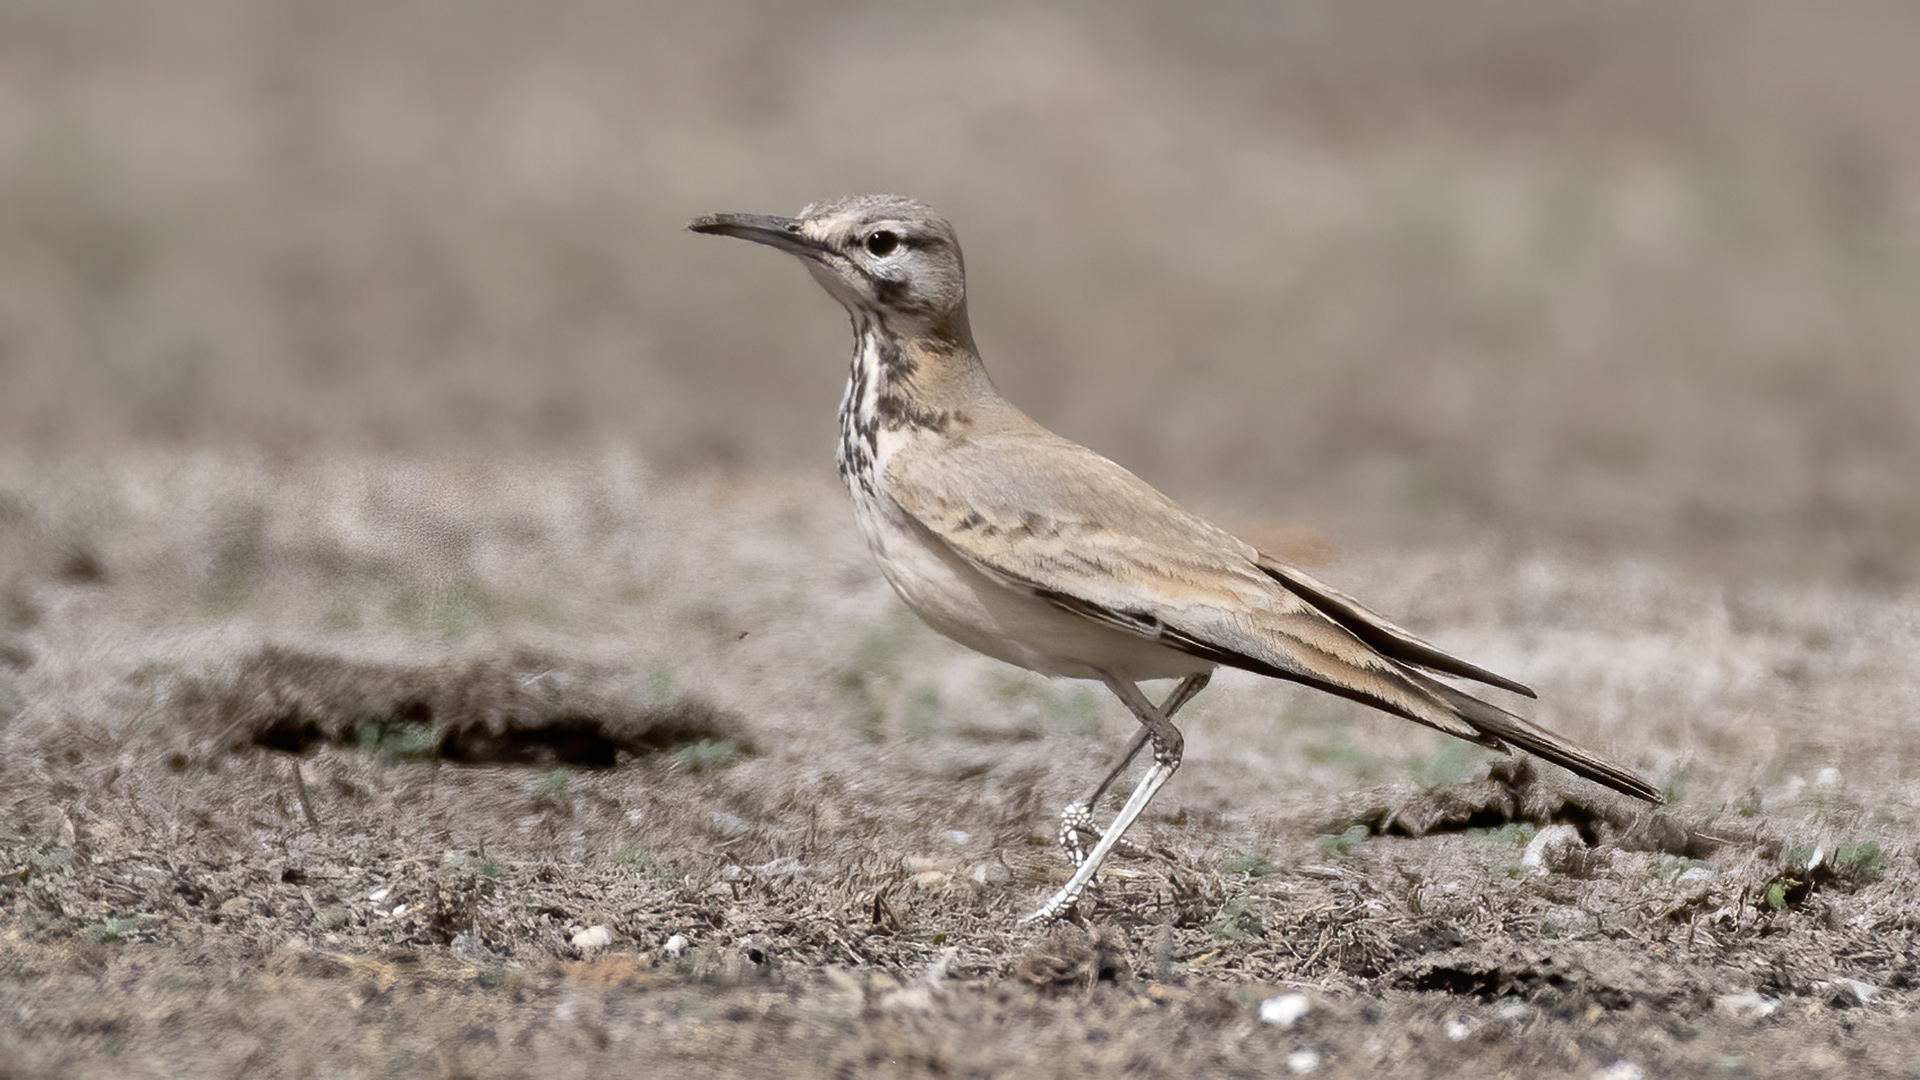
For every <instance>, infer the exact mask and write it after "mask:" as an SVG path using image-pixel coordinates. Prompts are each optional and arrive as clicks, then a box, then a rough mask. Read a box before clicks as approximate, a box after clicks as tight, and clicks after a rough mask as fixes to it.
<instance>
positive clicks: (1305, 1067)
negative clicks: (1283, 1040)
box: [1287, 1047, 1320, 1076]
mask: <svg viewBox="0 0 1920 1080" xmlns="http://www.w3.org/2000/svg"><path fill="white" fill-rule="evenodd" d="M1319 1067H1320V1051H1318V1050H1315V1049H1312V1048H1311V1047H1301V1048H1300V1049H1298V1050H1295V1051H1294V1052H1293V1053H1291V1054H1288V1055H1287V1071H1288V1072H1290V1073H1293V1074H1294V1075H1296V1076H1298V1075H1300V1074H1301V1073H1310V1072H1312V1071H1313V1070H1315V1069H1317V1068H1319Z"/></svg>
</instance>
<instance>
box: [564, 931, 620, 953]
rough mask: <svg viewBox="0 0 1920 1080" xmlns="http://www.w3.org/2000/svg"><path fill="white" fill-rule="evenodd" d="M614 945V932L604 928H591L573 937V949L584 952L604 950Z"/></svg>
mask: <svg viewBox="0 0 1920 1080" xmlns="http://www.w3.org/2000/svg"><path fill="white" fill-rule="evenodd" d="M611 944H613V931H611V930H608V929H607V928H606V927H604V926H589V927H587V928H586V929H585V930H582V931H580V932H579V933H577V934H575V935H573V947H574V948H576V949H579V950H580V951H582V952H592V951H593V950H595V949H604V948H606V947H607V946H609V945H611Z"/></svg>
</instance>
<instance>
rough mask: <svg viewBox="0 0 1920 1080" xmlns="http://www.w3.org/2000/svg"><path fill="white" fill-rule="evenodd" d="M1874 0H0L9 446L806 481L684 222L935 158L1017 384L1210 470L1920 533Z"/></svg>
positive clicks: (1524, 531) (1126, 441) (1551, 530)
mask: <svg viewBox="0 0 1920 1080" xmlns="http://www.w3.org/2000/svg"><path fill="white" fill-rule="evenodd" d="M1916 57H1920V7H1916V6H1914V5H1912V4H1907V3H1902V2H1897V0H1884V2H1880V0H1838V2H1830V3H1824V4H1820V5H1804V4H1800V3H1795V2H1792V0H1742V2H1737V3H1736V2H1732V0H1728V2H1724V3H1723V2H1714V0H1690V2H1681V3H1676V2H1672V0H1618V2H1610V3H1605V4H1600V3H1591V2H1576V0H1460V2H1454V3H1448V4H1433V3H1428V2H1423V0H1373V2H1370V3H1366V4H1353V3H1344V2H1339V0H1286V2H1278V3H1275V2H1268V0H1263V2H1258V3H1255V2H1223V3H1206V4H1191V3H1158V2H1152V0H1123V2H1120V3H1113V2H1110V0H1099V2H1094V0H1086V2H1083V3H1064V4H1054V5H1048V6H1044V7H1042V6H1037V5H1033V4H1030V3H1026V2H1020V3H991V2H990V3H982V4H974V5H966V7H965V10H964V11H963V10H960V9H958V8H956V7H955V6H954V5H947V4H934V3H929V2H900V0H891V2H887V3H874V2H866V0H815V2H811V3H794V4H767V3H748V2H744V0H708V2H705V3H701V4H698V5H692V4H687V5H668V4H656V3H646V2H638V3H623V2H614V0H550V2H546V3H540V4H532V3H510V2H507V0H462V2H460V3H453V2H436V0H414V2H397V3H396V2H390V0H380V2H372V0H171V2H169V3H167V4H164V5H153V4H137V3H124V2H123V3H113V2H106V0H99V2H89V0H0V453H5V454H8V455H12V456H15V457H16V458H18V457H21V456H23V455H24V456H25V457H27V458H31V459H34V460H45V461H70V460H74V459H76V458H86V457H87V456H89V455H107V456H112V455H117V454H123V453H126V452H140V451H142V450H144V449H146V448H153V447H160V448H165V449H168V450H169V451H170V452H171V451H174V450H186V451H197V450H199V449H201V448H212V449H223V448H232V449H238V450H242V451H245V452H248V453H261V454H266V455H269V456H282V455H284V456H287V457H292V458H302V459H304V458H306V457H309V456H314V457H319V456H323V455H326V454H329V453H335V452H352V453H365V452H369V451H372V452H376V453H389V452H391V453H399V454H404V455H423V456H428V457H440V456H453V457H460V458H466V457H474V458H480V459H488V458H495V457H501V456H509V455H510V456H516V457H518V456H529V457H552V456H560V457H564V456H566V455H571V454H579V453H605V452H607V451H608V450H609V448H631V449H632V451H633V452H635V453H637V454H638V455H640V456H641V458H643V459H644V461H645V462H646V463H648V465H649V466H650V467H651V468H653V469H655V470H657V471H658V472H659V473H661V474H665V475H668V476H673V475H683V474H703V473H713V472H725V473H740V474H767V475H775V476H779V475H802V474H819V475H822V476H830V475H831V471H832V468H833V465H832V446H833V441H834V418H833V413H834V408H835V405H836V403H837V400H838V397H839V393H840V387H841V382H842V379H843V376H844V366H845V362H846V356H847V353H848V351H849V347H850V343H849V338H848V334H847V331H846V328H845V319H844V315H843V314H842V313H841V312H840V310H839V309H838V307H837V306H836V305H834V304H833V302H832V301H831V300H829V299H828V298H827V297H826V296H825V295H823V294H822V293H821V292H820V290H819V289H818V288H817V287H816V286H814V285H813V284H812V283H811V282H810V281H809V280H807V278H806V277H805V275H804V274H802V273H801V272H800V270H799V269H798V268H797V267H796V266H794V265H792V264H791V262H790V260H786V259H782V258H778V257H776V256H775V255H774V254H773V253H770V252H767V251H764V250H758V249H753V248H749V247H748V246H746V245H742V244H734V243H721V242H719V241H716V240H712V239H708V238H703V237H696V236H692V235H689V234H687V233H685V232H684V231H682V226H683V225H684V223H685V221H686V220H687V219H688V218H689V217H691V216H693V215H695V214H699V213H705V212H709V211H716V210H735V211H755V212H769V213H793V212H795V211H797V210H798V209H799V208H800V207H801V205H803V204H804V203H807V202H809V201H812V200H815V199H823V198H828V197H832V196H837V195H841V194H845V193H849V192H854V191H863V190H887V191H896V192H900V193H903V194H909V195H913V196H916V197H919V198H922V199H925V200H927V201H929V202H932V203H934V204H935V205H936V206H939V207H940V208H942V209H943V210H944V211H946V212H947V213H948V215H949V216H951V217H952V218H953V219H954V220H955V222H956V223H957V225H958V227H959V230H960V234H961V237H962V240H963V242H964V243H965V244H966V247H967V252H968V257H969V270H970V274H971V306H972V312H973V317H974V321H975V328H976V332H977V336H978V338H979V341H980V343H981V346H982V349H983V351H984V352H985V354H986V357H987V361H988V365H989V368H990V370H991V371H992V372H993V374H994V376H995V379H996V381H997V382H998V383H999V385H1000V387H1001V388H1002V390H1004V391H1005V392H1006V393H1007V394H1008V396H1009V397H1011V398H1012V399H1013V400H1014V401H1015V402H1016V403H1018V404H1019V405H1021V406H1022V407H1023V408H1025V409H1026V410H1027V411H1028V412H1029V413H1031V414H1032V415H1034V416H1035V417H1036V418H1038V419H1039V420H1041V421H1042V422H1043V423H1046V424H1048V425H1049V426H1052V427H1054V428H1055V429H1056V430H1059V431H1061V432H1062V433H1064V434H1066V435H1069V436H1070V437H1073V438H1076V439H1078V440H1081V441H1083V442H1086V443H1088V444H1090V445H1092V446H1093V447H1095V448H1096V449H1099V450H1101V451H1102V452H1104V453H1106V454H1108V455H1109V456H1111V457H1114V458H1116V459H1118V460H1119V461H1121V462H1122V463H1123V464H1126V465H1128V466H1129V467H1131V468H1133V469H1134V470H1135V471H1137V472H1140V473H1141V474H1143V475H1144V476H1146V477H1147V478H1148V479H1149V480H1151V481H1153V482H1154V483H1156V484H1158V485H1160V486H1162V487H1163V488H1166V489H1168V490H1169V491H1171V492H1172V493H1174V494H1176V496H1177V497H1179V498H1181V499H1182V500H1183V501H1186V502H1188V503H1189V504H1191V505H1195V506H1197V507H1199V508H1201V509H1204V510H1207V511H1209V512H1212V513H1216V514H1220V515H1222V516H1224V517H1228V518H1232V519H1236V520H1243V521H1258V520H1268V519H1270V520H1276V521H1293V522H1310V523H1313V525H1314V526H1315V527H1316V528H1318V529H1320V530H1322V531H1323V533H1324V534H1325V535H1326V536H1327V537H1328V538H1329V540H1330V543H1331V545H1332V546H1333V547H1334V548H1336V549H1338V548H1343V547H1345V548H1351V547H1355V546H1359V545H1363V544H1365V545H1375V544H1383V545H1428V544H1436V543H1439V544H1445V543H1452V542H1456V541H1469V540H1471V541H1478V542H1486V541H1489V540H1493V541H1497V542H1498V543H1501V544H1507V545H1512V546H1513V547H1514V548H1515V549H1517V550H1525V549H1528V548H1533V549H1541V548H1547V549H1554V550H1559V551H1565V552H1571V553H1576V554H1585V553H1606V554H1608V555H1609V556H1610V557H1621V558H1628V559H1637V558H1645V559H1653V560H1662V561H1668V562H1673V563H1680V564H1686V565H1691V566H1695V567H1698V568H1699V569H1701V570H1702V571H1703V572H1707V573H1711V574H1715V575H1723V576H1725V577H1728V578H1731V579H1737V578H1742V577H1767V578H1783V579H1788V580H1800V581H1817V582H1822V583H1835V584H1849V585H1858V586H1864V587H1871V588H1883V587H1893V586H1904V585H1908V584H1911V583H1914V582H1916V581H1920V482H1916V472H1920V63H1916V62H1915V58H1916Z"/></svg>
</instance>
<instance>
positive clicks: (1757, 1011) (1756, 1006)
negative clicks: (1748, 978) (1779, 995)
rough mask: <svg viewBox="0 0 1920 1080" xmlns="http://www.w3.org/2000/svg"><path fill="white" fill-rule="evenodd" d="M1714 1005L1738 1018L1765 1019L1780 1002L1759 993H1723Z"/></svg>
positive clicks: (1715, 999)
mask: <svg viewBox="0 0 1920 1080" xmlns="http://www.w3.org/2000/svg"><path fill="white" fill-rule="evenodd" d="M1713 1007H1714V1008H1716V1009H1718V1010H1720V1011H1721V1012H1723V1013H1725V1014H1727V1015H1728V1016H1731V1017H1733V1018H1734V1019H1736V1020H1765V1019H1766V1018H1767V1017H1769V1016H1772V1015H1773V1011H1774V1010H1775V1009H1778V1008H1779V1007H1780V1003H1779V1002H1777V1001H1775V1000H1773V999H1772V998H1770V997H1761V996H1760V995H1759V994H1721V995H1720V996H1719V997H1717V998H1714V999H1713Z"/></svg>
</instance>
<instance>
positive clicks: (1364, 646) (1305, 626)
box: [887, 427, 1661, 803]
mask: <svg viewBox="0 0 1920 1080" xmlns="http://www.w3.org/2000/svg"><path fill="white" fill-rule="evenodd" d="M887 490H888V492H889V494H890V495H891V496H892V497H893V500H894V501H895V502H896V503H898V504H899V506H900V508H901V509H902V510H904V511H905V512H906V513H908V514H909V515H911V516H912V517H913V518H914V519H916V520H917V521H919V522H920V523H921V524H922V525H923V526H925V527H926V528H927V529H928V530H929V531H930V532H932V533H933V534H934V535H935V536H937V537H939V538H940V539H941V540H942V541H944V542H945V543H946V544H947V545H948V546H950V547H952V548H953V549H954V550H955V551H957V552H959V553H960V554H961V555H962V556H963V557H964V558H966V559H967V560H968V561H969V562H970V563H971V564H972V565H974V566H976V567H978V568H979V569H980V570H981V571H982V572H984V573H985V574H987V575H988V576H989V577H991V578H992V579H994V580H996V581H998V582H1000V583H1001V584H1003V585H1005V586H1006V587H1008V588H1012V589H1019V590H1023V591H1026V592H1028V593H1030V594H1032V595H1034V596H1038V597H1041V598H1043V599H1045V600H1047V601H1048V602H1050V603H1052V604H1054V605H1056V606H1057V607H1060V608H1062V609H1065V610H1067V611H1071V612H1074V613H1076V614H1079V615H1082V616H1084V617H1086V618H1089V619H1093V620H1096V621H1099V622H1102V623H1105V624H1107V625H1109V626H1112V627H1115V628H1117V629H1120V630H1123V631H1126V632H1128V633H1132V634H1137V635H1139V636H1141V637H1145V638H1149V639H1152V640H1154V641H1157V642H1160V643H1161V644H1164V645H1166V646H1167V647H1169V648H1173V649H1178V650H1180V651H1182V652H1186V653H1189V654H1192V655H1194V656H1199V657H1202V658H1204V659H1208V660H1212V661H1214V662H1216V663H1220V664H1226V665H1228V666H1231V667H1239V668H1245V669H1247V670H1250V671H1256V672H1259V673H1261V674H1264V675H1271V676H1274V677H1276V678H1282V679H1289V680H1292V681H1294V682H1300V683H1304V684H1306V685H1309V686H1313V687H1316V688H1318V689H1320V690H1324V691H1327V692H1329V693H1333V694H1337V695H1339V696H1341V697H1345V698H1350V699H1352V700H1355V701H1359V702H1362V703H1365V704H1367V705H1371V706H1373V707H1375V708H1378V709H1381V710H1384V711H1386V712H1389V713H1393V714H1394V715H1397V716H1402V717H1405V718H1407V719H1409V720H1414V721H1417V722H1419V723H1422V724H1426V725H1428V726H1430V727H1434V728H1437V729H1439V730H1441V731H1444V732H1446V733H1448V734H1449V735H1455V736H1458V737H1459V738H1462V739H1466V740H1467V741H1469V742H1473V743H1477V744H1479V745H1481V746H1486V747H1491V748H1494V749H1504V748H1505V747H1506V745H1507V744H1508V743H1512V744H1514V745H1517V746H1520V747H1522V748H1524V749H1526V750H1529V751H1532V752H1533V753H1535V754H1538V755H1540V756H1541V757H1543V758H1546V759H1547V760H1549V761H1552V762H1555V763H1556V764H1559V765H1562V766H1565V767H1566V768H1568V769H1571V770H1572V771H1574V772H1576V773H1579V774H1580V775H1582V776H1586V777H1588V778H1590V779H1593V780H1596V781H1598V782H1600V783H1602V784H1605V785H1607V786H1608V787H1611V788H1613V789H1614V790H1616V791H1620V792H1623V793H1625V794H1628V795H1632V796H1634V797H1635V798H1639V799H1644V800H1646V801H1648V802H1654V803H1658V802H1660V801H1661V799H1660V795H1659V792H1658V791H1656V790H1655V789H1654V788H1653V786H1652V785H1651V784H1649V783H1648V782H1647V781H1645V780H1644V779H1642V778H1641V777H1639V776H1637V775H1635V774H1634V773H1633V771H1632V770H1630V769H1627V768H1625V767H1623V766H1620V765H1618V764H1615V763H1614V762H1612V761H1609V760H1607V759H1606V758H1604V757H1602V756H1600V755H1598V754H1594V753H1591V752H1589V751H1587V750H1585V749H1583V748H1581V747H1579V746H1576V745H1574V744H1573V743H1570V742H1568V741H1567V740H1565V739H1562V738H1560V737H1559V736H1557V735H1554V734H1553V733H1552V732H1549V731H1547V730H1545V729H1544V728H1541V727H1539V726H1537V725H1535V724H1534V723H1533V722H1531V721H1529V720H1527V719H1525V718H1523V717H1519V716H1515V715H1514V714H1512V713H1510V712H1507V711H1506V710H1505V709H1502V708H1500V707H1498V706H1496V705H1493V704H1491V703H1489V702H1486V701H1482V700H1480V699H1479V698H1476V697H1473V696H1472V695H1470V694H1467V693H1464V692H1462V691H1460V690H1458V689H1456V688H1454V687H1452V686H1449V685H1447V684H1446V683H1443V682H1440V681H1439V680H1437V679H1434V678H1431V677H1429V676H1427V675H1425V674H1422V673H1421V672H1420V671H1418V670H1414V669H1418V668H1424V669H1427V670H1430V671H1436V672H1440V673H1443V674H1449V675H1457V676H1461V677H1465V678H1471V679H1476V680H1479V681H1481V682H1485V683H1489V684H1491V685H1494V686H1499V687H1503V688H1505V689H1508V690H1512V691H1515V692H1517V693H1521V694H1526V695H1527V696H1529V697H1531V696H1532V695H1533V691H1531V690H1529V689H1528V688H1527V687H1525V686H1523V685H1521V684H1520V683H1517V682H1514V681H1513V680H1511V679H1507V678H1504V677H1502V676H1499V675H1496V674H1494V673H1492V672H1490V671H1487V670H1486V669H1484V668H1481V667H1478V666H1476V665H1474V664H1470V663H1468V662H1466V661H1465V660H1461V659H1459V658H1458V657H1455V656H1452V655H1450V654H1448V653H1446V652H1443V651H1441V650H1440V649H1438V648H1436V647H1434V646H1433V645H1431V644H1429V643H1427V642H1425V641H1422V640H1421V639H1420V638H1418V637H1416V636H1414V635H1413V634H1411V633H1409V632H1408V631H1406V630H1404V629H1402V628H1400V627H1398V626H1395V625H1394V624H1393V623H1391V622H1389V621H1388V620H1386V619H1384V618H1382V617H1381V616H1379V615H1377V614H1375V613H1374V612H1372V611H1369V610H1368V609H1367V608H1365V607H1364V606H1362V605H1361V604H1360V603H1359V602H1358V601H1356V600H1354V599H1353V598H1352V597H1349V596H1347V595H1345V594H1344V593H1341V592H1339V591H1337V590H1335V589H1333V588H1331V587H1329V586H1327V585H1324V584H1322V583H1321V582H1319V581H1316V580H1315V579H1313V578H1312V577H1310V576H1308V575H1306V574H1304V573H1301V572H1300V571H1298V570H1295V569H1293V568H1292V567H1289V566H1286V565H1284V564H1282V563H1280V562H1277V561H1275V560H1274V559H1271V558H1269V557H1267V556H1265V555H1262V554H1261V553H1260V552H1258V551H1256V550H1255V549H1254V548H1252V547H1250V546H1249V545H1247V544H1245V543H1243V542H1242V541H1240V540H1238V539H1236V538H1235V537H1233V536H1232V535H1231V534H1229V533H1227V532H1225V531H1224V530H1222V529H1220V528H1218V527H1216V526H1214V525H1212V524H1210V523H1208V522H1206V521H1204V520H1202V519H1201V518H1198V517H1196V516H1194V515H1193V514H1191V513H1188V512H1187V511H1186V510H1184V509H1182V508H1181V507H1180V506H1179V505H1178V504H1176V503H1175V502H1173V500H1171V499H1168V498H1167V497H1166V496H1164V495H1162V494H1160V492H1158V491H1157V490H1155V489H1154V488H1153V487H1151V486H1150V485H1148V484H1147V483H1146V482H1145V481H1143V480H1141V479H1140V478H1139V477H1137V476H1134V475H1133V474H1132V473H1130V472H1128V471H1126V470H1125V469H1123V468H1121V467H1120V466H1118V465H1115V464H1114V463H1113V462H1111V461H1108V460H1107V459H1106V458H1103V457H1101V456H1100V455H1098V454H1095V453H1094V452H1092V451H1091V450H1088V449H1086V448H1085V447H1082V446H1079V445H1077V444H1075V443H1072V442H1068V441H1067V440H1065V439H1062V438H1060V437H1059V436H1056V435H1053V434H1052V433H1050V432H1047V431H1045V430H1044V429H1040V428H1037V427H1035V428H1032V429H1026V428H1020V429H1016V430H1012V431H1007V430H1002V431H995V432H990V433H975V434H974V435H972V436H970V437H966V438H960V439H952V440H944V441H941V442H932V441H929V442H926V443H920V444H918V445H912V444H910V445H909V446H904V447H901V448H900V449H899V450H898V451H896V452H895V453H894V455H893V456H892V459H891V460H890V461H889V463H888V465H887Z"/></svg>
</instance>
